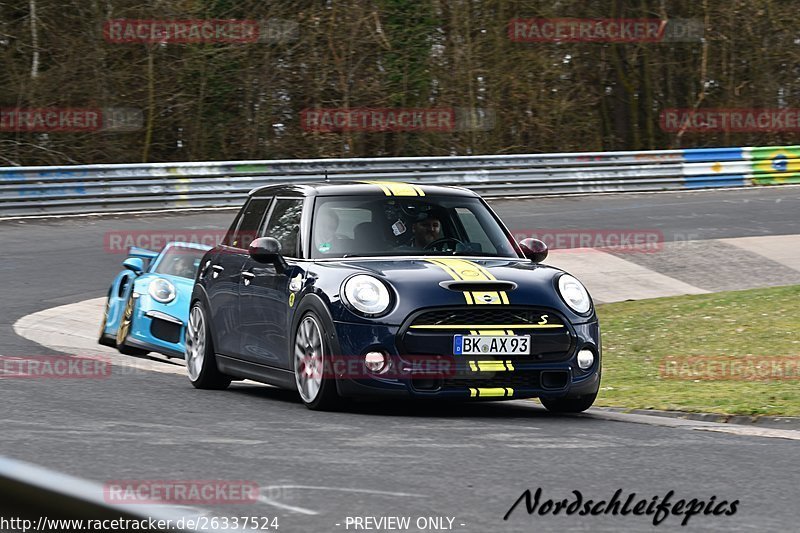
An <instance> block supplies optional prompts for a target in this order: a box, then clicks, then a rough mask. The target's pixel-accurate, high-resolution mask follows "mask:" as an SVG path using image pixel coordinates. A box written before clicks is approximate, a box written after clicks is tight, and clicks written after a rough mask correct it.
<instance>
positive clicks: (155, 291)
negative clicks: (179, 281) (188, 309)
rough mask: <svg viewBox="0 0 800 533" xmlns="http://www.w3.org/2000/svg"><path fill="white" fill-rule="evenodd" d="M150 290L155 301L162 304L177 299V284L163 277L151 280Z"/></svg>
mask: <svg viewBox="0 0 800 533" xmlns="http://www.w3.org/2000/svg"><path fill="white" fill-rule="evenodd" d="M148 292H149V293H150V296H152V297H153V299H154V300H155V301H157V302H161V303H162V304H168V303H169V302H171V301H172V300H174V299H175V285H173V284H172V283H170V282H169V281H167V280H165V279H162V278H156V279H154V280H153V281H151V282H150V289H149V290H148Z"/></svg>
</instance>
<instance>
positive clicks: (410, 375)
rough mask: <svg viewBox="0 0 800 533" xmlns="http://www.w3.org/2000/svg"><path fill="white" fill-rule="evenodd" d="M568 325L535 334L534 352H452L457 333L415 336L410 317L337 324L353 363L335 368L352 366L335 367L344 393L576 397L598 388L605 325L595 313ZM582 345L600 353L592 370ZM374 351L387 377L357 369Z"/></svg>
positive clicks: (343, 352) (341, 354)
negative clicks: (582, 359) (580, 359)
mask: <svg viewBox="0 0 800 533" xmlns="http://www.w3.org/2000/svg"><path fill="white" fill-rule="evenodd" d="M551 314H555V313H554V312H551ZM563 324H564V326H565V327H564V331H562V332H560V333H558V334H556V333H544V332H543V333H541V334H540V333H536V332H534V333H531V340H532V346H533V350H532V353H531V354H530V355H527V356H522V355H515V356H508V355H506V356H502V355H498V356H485V355H469V356H465V355H458V356H454V355H453V350H452V346H453V334H454V333H453V332H452V331H433V332H428V333H425V334H414V333H412V332H411V331H410V330H409V322H407V323H406V324H404V325H402V326H387V325H371V324H354V323H349V322H335V328H336V334H335V339H336V341H337V342H336V343H335V344H337V345H338V346H335V347H334V351H335V352H336V353H334V354H333V359H334V363H336V361H337V359H339V360H346V361H347V364H342V365H336V364H334V368H347V369H348V371H345V372H339V371H337V373H336V378H337V387H338V390H339V393H340V394H341V395H342V396H346V397H359V396H362V397H363V396H374V397H413V398H441V399H456V400H457V399H491V400H499V399H511V398H533V397H547V398H575V397H579V396H585V395H590V394H594V393H596V392H597V391H598V389H599V386H600V369H601V344H600V328H599V325H598V323H597V321H596V319H595V320H593V321H592V322H588V323H584V324H568V323H567V322H566V321H564V322H563ZM463 333H465V334H469V333H470V331H469V330H467V331H464V332H463ZM473 333H474V332H473ZM480 333H481V334H483V333H484V332H480ZM515 333H516V334H520V333H521V332H519V331H515ZM558 335H563V337H559V336H558ZM583 348H590V349H592V351H594V353H595V362H594V364H593V365H592V366H591V367H590V368H589V369H587V370H582V369H580V368H579V367H578V364H577V360H576V357H577V353H578V351H579V350H581V349H583ZM375 350H379V351H382V352H384V353H386V354H388V356H389V357H390V360H391V367H390V371H388V372H387V373H386V375H385V376H383V375H374V374H371V373H369V372H368V371H366V370H364V369H363V367H362V368H361V369H359V371H357V372H355V373H354V372H352V369H353V364H352V363H353V361H354V360H356V361H361V360H362V358H363V355H364V354H366V353H367V352H368V351H375ZM426 361H431V362H433V364H426Z"/></svg>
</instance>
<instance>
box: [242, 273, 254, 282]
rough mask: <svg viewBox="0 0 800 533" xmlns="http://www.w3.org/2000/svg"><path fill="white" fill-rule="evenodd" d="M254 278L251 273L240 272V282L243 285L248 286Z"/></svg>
mask: <svg viewBox="0 0 800 533" xmlns="http://www.w3.org/2000/svg"><path fill="white" fill-rule="evenodd" d="M255 277H256V275H255V274H253V273H252V272H242V281H243V282H244V284H245V285H250V282H251V281H253V278H255Z"/></svg>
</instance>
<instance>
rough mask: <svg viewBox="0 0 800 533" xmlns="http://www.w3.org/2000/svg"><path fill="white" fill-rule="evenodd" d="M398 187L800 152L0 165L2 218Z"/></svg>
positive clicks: (737, 163)
mask: <svg viewBox="0 0 800 533" xmlns="http://www.w3.org/2000/svg"><path fill="white" fill-rule="evenodd" d="M326 175H327V177H328V178H329V179H331V180H348V179H349V180H401V181H408V182H413V183H423V184H424V183H428V184H442V185H461V186H465V187H469V188H470V189H474V190H475V191H477V192H479V193H481V194H483V195H485V196H509V195H530V194H537V195H538V194H569V193H587V192H635V191H658V190H668V189H697V188H708V187H741V186H749V185H774V184H780V183H800V146H767V147H757V148H752V147H748V148H702V149H687V150H659V151H644V152H577V153H561V154H525V155H502V156H456V157H407V158H365V159H296V160H275V161H225V162H205V163H148V164H121V165H76V166H61V167H0V217H2V216H25V215H47V214H68V213H89V212H108V211H131V210H148V209H175V208H186V207H221V206H232V205H239V204H240V203H241V202H242V199H243V198H244V197H245V195H246V194H247V192H248V191H249V190H250V189H252V188H254V187H258V186H261V185H267V184H270V183H276V182H291V181H296V182H300V181H308V180H321V179H324V177H325V176H326Z"/></svg>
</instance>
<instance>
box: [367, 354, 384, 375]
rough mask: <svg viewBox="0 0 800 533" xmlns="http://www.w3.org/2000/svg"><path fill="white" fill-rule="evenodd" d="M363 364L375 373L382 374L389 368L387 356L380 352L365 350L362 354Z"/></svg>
mask: <svg viewBox="0 0 800 533" xmlns="http://www.w3.org/2000/svg"><path fill="white" fill-rule="evenodd" d="M364 366H365V367H367V370H369V371H370V372H374V373H375V374H383V373H384V372H386V371H387V370H388V369H389V357H388V356H387V355H386V354H384V353H381V352H367V354H366V355H365V356H364Z"/></svg>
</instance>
